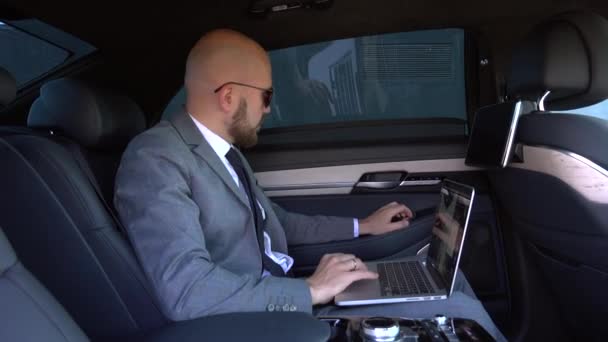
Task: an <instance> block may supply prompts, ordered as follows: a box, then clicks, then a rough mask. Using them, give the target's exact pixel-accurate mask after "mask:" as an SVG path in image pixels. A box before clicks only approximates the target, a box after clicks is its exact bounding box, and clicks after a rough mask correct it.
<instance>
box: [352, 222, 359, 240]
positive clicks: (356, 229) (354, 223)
mask: <svg viewBox="0 0 608 342" xmlns="http://www.w3.org/2000/svg"><path fill="white" fill-rule="evenodd" d="M353 227H354V234H353V235H354V236H355V237H356V238H358V237H359V219H356V218H354V219H353Z"/></svg>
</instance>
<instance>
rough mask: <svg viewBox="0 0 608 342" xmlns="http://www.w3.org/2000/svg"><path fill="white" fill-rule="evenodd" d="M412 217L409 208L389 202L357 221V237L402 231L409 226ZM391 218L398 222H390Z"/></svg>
mask: <svg viewBox="0 0 608 342" xmlns="http://www.w3.org/2000/svg"><path fill="white" fill-rule="evenodd" d="M413 216H414V215H413V214H412V211H411V210H410V208H408V207H406V206H405V205H403V204H401V203H397V202H391V203H389V204H387V205H385V206H384V207H382V208H380V209H378V210H376V211H375V212H374V213H373V214H371V215H370V216H368V217H367V218H365V219H363V220H360V221H359V235H363V234H371V235H380V234H384V233H388V232H392V231H393V230H397V229H403V228H405V227H407V226H409V225H410V219H411V218H412V217H413ZM393 217H396V218H399V219H400V220H399V221H396V222H391V220H392V218H393Z"/></svg>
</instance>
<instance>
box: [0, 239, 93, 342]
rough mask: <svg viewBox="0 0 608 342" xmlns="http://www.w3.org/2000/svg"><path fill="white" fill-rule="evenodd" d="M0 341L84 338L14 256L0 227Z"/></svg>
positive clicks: (55, 341) (69, 341)
mask: <svg viewBox="0 0 608 342" xmlns="http://www.w3.org/2000/svg"><path fill="white" fill-rule="evenodd" d="M0 298H2V305H0V341H48V342H62V341H66V342H77V341H87V340H88V339H87V337H86V336H85V335H84V333H83V332H82V331H81V330H80V328H78V326H77V325H76V323H74V321H73V320H72V318H71V317H70V315H69V314H68V313H67V312H65V310H64V309H63V307H61V304H59V303H57V301H56V300H55V299H54V298H53V297H52V296H51V294H50V293H48V291H47V290H46V289H45V288H44V287H43V286H41V285H40V283H38V281H37V280H36V279H35V278H34V277H33V276H32V275H31V274H30V273H29V272H28V270H26V269H25V268H24V267H23V265H22V264H21V263H20V262H19V260H18V259H17V256H16V255H15V252H14V251H13V249H12V248H11V245H10V244H9V242H8V241H7V240H6V237H5V236H4V233H3V232H2V229H0Z"/></svg>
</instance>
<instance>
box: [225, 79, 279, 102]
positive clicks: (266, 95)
mask: <svg viewBox="0 0 608 342" xmlns="http://www.w3.org/2000/svg"><path fill="white" fill-rule="evenodd" d="M228 84H236V85H240V86H243V87H248V88H253V89H257V90H261V91H262V102H263V103H264V107H266V108H268V107H270V101H272V94H273V93H274V89H272V87H270V89H265V88H260V87H256V86H252V85H249V84H245V83H239V82H226V83H224V84H222V85H221V86H219V87H217V89H215V90H214V91H213V92H214V93H217V92H218V91H220V89H222V88H223V87H224V86H226V85H228Z"/></svg>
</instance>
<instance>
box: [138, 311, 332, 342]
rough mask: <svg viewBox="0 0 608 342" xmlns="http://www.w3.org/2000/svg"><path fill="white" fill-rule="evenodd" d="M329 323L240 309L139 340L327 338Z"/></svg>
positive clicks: (292, 314) (178, 324) (175, 325)
mask: <svg viewBox="0 0 608 342" xmlns="http://www.w3.org/2000/svg"><path fill="white" fill-rule="evenodd" d="M329 336H330V328H329V325H328V324H327V323H325V322H322V321H319V320H317V319H316V318H314V317H313V316H311V315H309V314H306V313H302V312H241V313H229V314H222V315H216V316H208V317H203V318H198V319H194V320H189V321H182V322H175V323H171V324H169V325H167V326H164V327H162V328H160V329H157V330H155V331H153V332H151V333H149V334H147V335H146V336H144V337H143V338H142V339H141V340H142V341H153V342H169V341H180V342H188V341H197V342H201V341H227V342H228V341H268V342H273V341H290V342H299V341H302V342H315V341H319V342H321V341H323V342H325V341H327V340H328V339H329Z"/></svg>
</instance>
